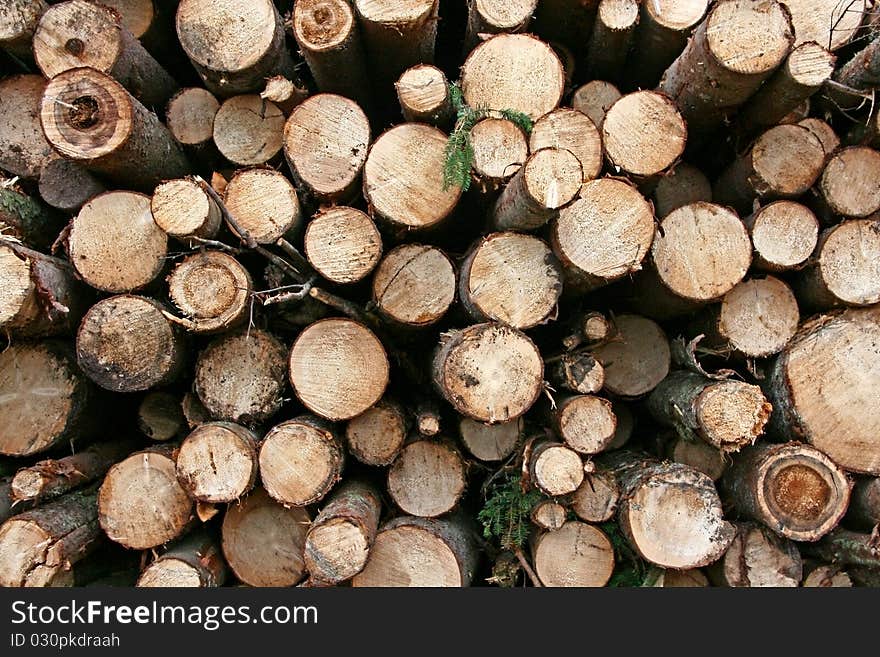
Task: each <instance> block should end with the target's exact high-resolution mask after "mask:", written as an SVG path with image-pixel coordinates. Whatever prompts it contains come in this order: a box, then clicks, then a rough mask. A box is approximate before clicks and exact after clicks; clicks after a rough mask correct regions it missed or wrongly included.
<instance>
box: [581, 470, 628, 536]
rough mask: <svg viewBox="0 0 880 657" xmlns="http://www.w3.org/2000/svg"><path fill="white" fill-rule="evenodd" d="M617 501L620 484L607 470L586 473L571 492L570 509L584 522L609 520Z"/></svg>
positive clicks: (614, 510)
mask: <svg viewBox="0 0 880 657" xmlns="http://www.w3.org/2000/svg"><path fill="white" fill-rule="evenodd" d="M619 502H620V486H619V484H618V483H617V479H616V478H615V476H614V474H613V473H612V472H610V471H608V470H597V471H595V472H588V473H586V474H585V475H584V481H583V483H582V484H581V485H580V486H578V489H577V490H576V491H575V492H573V493H572V494H571V510H572V511H574V512H575V514H576V515H577V517H578V518H580V519H581V520H583V521H585V522H592V523H599V522H606V521H608V520H610V519H611V518H612V517H613V516H614V514H615V513H616V512H617V505H618V503H619Z"/></svg>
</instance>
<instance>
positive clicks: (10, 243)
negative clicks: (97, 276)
mask: <svg viewBox="0 0 880 657" xmlns="http://www.w3.org/2000/svg"><path fill="white" fill-rule="evenodd" d="M0 245H2V246H6V247H9V248H10V249H12V250H13V251H15V253H17V254H18V255H20V256H22V257H25V258H31V259H32V260H47V261H49V262H51V263H52V264H53V265H56V266H58V267H63V268H64V269H68V270H70V271H73V265H71V264H70V263H69V262H67V260H62V259H61V258H56V257H55V256H50V255H46V254H45V253H40V252H39V251H34V250H33V249H29V248H28V247H26V246H25V245H24V244H21V243H20V242H17V241H15V240H11V239H6V238H3V237H0Z"/></svg>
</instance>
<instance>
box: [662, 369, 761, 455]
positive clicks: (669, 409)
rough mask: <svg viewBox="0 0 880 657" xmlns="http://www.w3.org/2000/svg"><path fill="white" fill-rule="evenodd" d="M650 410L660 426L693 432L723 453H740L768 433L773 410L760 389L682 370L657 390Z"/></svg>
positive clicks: (666, 379) (739, 382)
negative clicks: (767, 426)
mask: <svg viewBox="0 0 880 657" xmlns="http://www.w3.org/2000/svg"><path fill="white" fill-rule="evenodd" d="M648 410H649V411H650V412H651V415H652V416H653V417H654V419H655V420H657V421H658V422H659V423H660V424H663V425H665V426H669V427H674V428H676V429H678V430H680V431H685V432H687V431H693V432H695V433H696V434H697V435H698V436H699V437H700V438H702V439H703V440H705V441H706V442H707V443H708V444H709V445H712V446H713V447H716V448H718V449H720V450H721V451H722V452H737V451H739V450H740V449H741V448H742V447H744V446H745V445H750V444H752V443H754V442H755V440H757V439H758V437H759V436H760V435H761V434H762V433H764V427H765V425H766V424H767V421H768V420H769V418H770V412H771V411H772V410H773V407H772V406H771V405H770V404H769V403H768V402H767V400H766V399H765V398H764V395H763V394H762V393H761V389H760V388H759V387H758V386H755V385H750V384H748V383H743V382H742V381H735V380H733V379H727V380H722V381H718V380H714V379H708V378H706V377H704V376H702V375H700V374H697V373H695V372H690V371H686V370H680V371H677V372H672V373H671V374H670V375H669V376H667V377H666V378H665V379H664V380H663V381H662V382H661V383H660V385H658V386H657V387H656V388H654V391H653V392H652V393H651V395H650V396H649V397H648Z"/></svg>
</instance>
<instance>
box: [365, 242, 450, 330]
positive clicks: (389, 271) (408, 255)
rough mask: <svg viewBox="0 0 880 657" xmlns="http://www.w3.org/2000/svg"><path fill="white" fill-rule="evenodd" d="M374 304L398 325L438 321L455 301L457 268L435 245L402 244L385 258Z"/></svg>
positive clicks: (375, 279) (374, 291)
mask: <svg viewBox="0 0 880 657" xmlns="http://www.w3.org/2000/svg"><path fill="white" fill-rule="evenodd" d="M372 294H373V303H374V304H375V305H376V308H377V309H378V310H379V312H380V313H381V314H382V315H383V316H384V317H385V318H387V319H389V320H391V321H392V322H393V323H394V324H396V325H399V326H404V327H422V326H429V325H431V324H434V323H436V322H437V321H439V320H440V318H442V317H443V315H445V314H446V311H447V310H449V307H450V306H451V305H452V302H453V301H454V300H455V269H454V268H453V266H452V262H451V261H450V260H449V258H448V257H447V255H446V254H445V253H443V251H441V250H440V249H438V248H435V247H433V246H424V245H421V244H402V245H401V246H398V247H396V248H394V249H392V250H391V251H389V252H388V254H387V255H386V256H385V257H384V258H383V259H382V261H381V262H380V263H379V266H378V267H377V268H376V273H375V275H374V276H373V285H372Z"/></svg>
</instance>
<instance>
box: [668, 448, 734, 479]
mask: <svg viewBox="0 0 880 657" xmlns="http://www.w3.org/2000/svg"><path fill="white" fill-rule="evenodd" d="M669 456H670V458H671V459H672V460H673V461H675V462H676V463H683V464H684V465H688V466H690V467H692V468H693V469H694V470H698V471H700V472H702V473H703V474H704V475H706V476H707V477H709V478H710V479H711V480H712V481H718V480H719V479H720V478H721V475H723V474H724V470H725V469H726V468H727V460H728V459H729V458H730V457H728V456H725V455H724V453H723V452H722V451H721V450H720V449H718V448H717V447H713V446H712V445H709V444H707V443H705V442H703V441H702V440H696V441H691V440H684V439H683V438H677V439H676V440H675V442H674V443H673V444H672V448H671V449H670V450H669Z"/></svg>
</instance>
